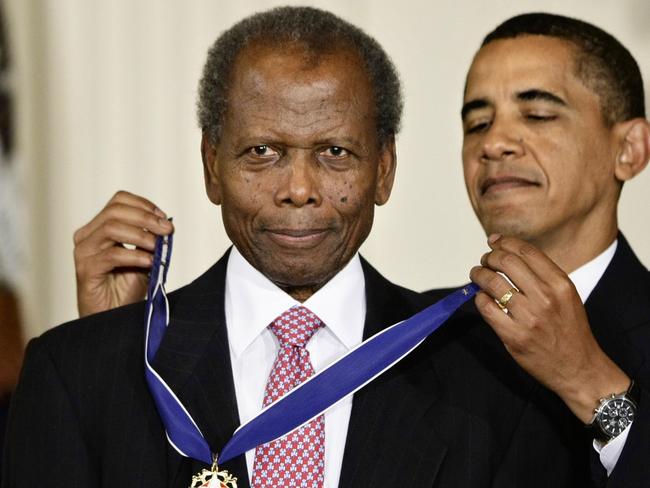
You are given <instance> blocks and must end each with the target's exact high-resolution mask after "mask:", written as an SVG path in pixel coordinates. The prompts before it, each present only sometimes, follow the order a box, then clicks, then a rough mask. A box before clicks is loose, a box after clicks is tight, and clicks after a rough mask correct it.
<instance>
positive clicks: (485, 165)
mask: <svg viewBox="0 0 650 488" xmlns="http://www.w3.org/2000/svg"><path fill="white" fill-rule="evenodd" d="M463 114H464V115H463V130H464V139H463V169H464V174H465V184H466V186H467V191H468V193H469V197H470V200H471V203H472V206H473V207H474V211H475V212H476V214H477V216H478V218H479V220H480V221H481V224H482V225H483V228H484V229H485V231H486V232H487V233H488V234H491V233H500V234H504V235H514V236H517V237H520V238H523V239H525V240H528V241H531V242H533V243H537V244H538V245H544V243H548V242H551V241H553V240H555V241H557V240H558V239H559V240H560V241H564V242H570V240H571V239H579V238H580V237H587V236H590V235H591V236H593V235H594V234H593V233H594V232H602V229H610V228H611V226H612V225H614V226H615V219H616V217H615V209H616V201H617V198H618V191H619V188H620V187H619V184H618V183H617V181H616V178H615V175H614V167H615V164H614V162H615V160H616V147H617V146H616V144H615V137H614V131H613V130H612V129H611V128H608V127H607V126H606V125H605V123H604V120H603V115H602V113H601V110H600V103H599V98H598V96H597V95H596V94H595V93H594V92H593V91H591V90H590V89H589V88H587V87H586V86H585V85H584V84H583V82H582V81H581V80H580V79H578V78H577V77H576V75H575V64H574V48H573V46H572V45H571V44H569V43H567V42H565V41H562V40H559V39H556V38H551V37H543V36H525V37H519V38H515V39H507V40H498V41H493V42H491V43H490V44H488V45H486V46H485V47H483V48H482V49H481V50H480V51H479V52H478V53H477V55H476V57H475V58H474V61H473V63H472V66H471V68H470V71H469V74H468V75H467V85H466V91H465V97H464V108H463ZM599 229H600V230H599Z"/></svg>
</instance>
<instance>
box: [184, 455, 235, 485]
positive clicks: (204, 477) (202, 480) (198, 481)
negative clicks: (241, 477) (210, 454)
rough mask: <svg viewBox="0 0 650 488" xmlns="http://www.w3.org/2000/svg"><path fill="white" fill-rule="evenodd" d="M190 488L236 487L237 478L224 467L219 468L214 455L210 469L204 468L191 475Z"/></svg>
mask: <svg viewBox="0 0 650 488" xmlns="http://www.w3.org/2000/svg"><path fill="white" fill-rule="evenodd" d="M190 488H237V478H235V477H234V476H232V475H231V474H230V473H229V472H228V471H226V470H225V469H224V470H219V466H217V458H216V457H215V458H214V462H213V463H212V467H211V468H210V469H204V470H202V471H201V472H200V473H198V474H195V475H194V476H192V484H191V485H190Z"/></svg>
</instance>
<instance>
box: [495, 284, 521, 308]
mask: <svg viewBox="0 0 650 488" xmlns="http://www.w3.org/2000/svg"><path fill="white" fill-rule="evenodd" d="M518 291H519V290H517V289H516V288H510V289H509V290H508V291H507V292H505V293H504V294H503V296H502V297H501V298H499V299H498V300H497V305H498V306H499V308H500V309H501V310H505V309H506V308H508V302H509V301H510V300H511V299H512V297H513V296H515V293H517V292H518Z"/></svg>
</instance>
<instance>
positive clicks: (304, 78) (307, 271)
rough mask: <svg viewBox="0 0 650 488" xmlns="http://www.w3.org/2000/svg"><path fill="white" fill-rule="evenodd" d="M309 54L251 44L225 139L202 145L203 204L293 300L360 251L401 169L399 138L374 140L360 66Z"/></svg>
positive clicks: (236, 80) (350, 58)
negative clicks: (216, 210)
mask: <svg viewBox="0 0 650 488" xmlns="http://www.w3.org/2000/svg"><path fill="white" fill-rule="evenodd" d="M305 56H306V53H305V51H304V50H303V49H302V48H301V47H299V46H294V47H290V48H287V47H286V46H285V47H284V48H282V49H278V48H277V47H276V46H259V45H258V46H254V47H247V48H246V49H245V50H244V51H243V52H242V53H241V54H240V56H239V58H238V60H237V62H236V65H235V67H234V72H233V78H232V80H231V87H232V88H231V91H230V94H229V104H228V109H227V113H226V115H225V120H224V124H223V130H222V136H221V140H220V141H219V144H218V145H217V147H213V146H212V145H211V144H209V143H208V142H207V140H206V139H205V138H204V141H203V156H204V164H205V170H206V187H207V190H208V195H209V196H210V199H211V200H212V201H213V202H214V203H216V204H220V205H221V207H222V215H223V221H224V225H225V228H226V231H227V233H228V236H229V237H230V239H231V240H232V242H233V243H234V245H235V246H236V247H237V249H238V250H239V251H240V252H241V253H242V255H243V256H244V257H245V258H246V259H247V260H248V261H249V262H250V263H251V264H252V265H253V266H254V267H255V268H257V269H258V270H259V271H261V272H262V273H263V274H264V275H266V276H267V277H268V278H269V279H271V280H272V281H273V282H275V283H276V284H277V285H278V286H280V287H282V288H284V289H286V290H287V291H289V292H290V293H291V294H292V295H294V296H295V297H296V298H298V299H304V298H307V296H308V295H309V294H310V293H312V292H313V291H315V290H316V289H318V288H319V287H320V286H322V285H323V284H324V283H326V282H327V281H328V280H329V279H330V278H331V277H332V276H333V275H334V274H335V273H336V272H338V271H339V270H340V269H341V268H342V267H343V266H345V264H346V263H347V262H348V261H349V260H350V258H351V257H352V256H353V255H354V253H355V252H356V251H357V250H358V248H359V246H360V245H361V244H362V242H363V241H364V240H365V238H366V237H367V235H368V233H369V232H370V228H371V226H372V221H373V215H374V205H375V204H379V205H381V204H383V203H385V202H386V201H387V200H388V197H389V195H390V190H391V187H392V182H393V176H394V170H395V157H394V144H393V142H392V139H391V141H389V142H388V143H387V144H386V145H384V146H383V147H381V146H380V142H379V140H378V138H377V133H376V128H375V113H374V100H373V97H372V92H371V87H370V84H369V81H368V77H367V75H366V73H365V71H364V69H363V68H362V65H361V62H360V60H359V59H358V58H357V57H356V55H354V54H352V53H350V52H346V51H345V50H339V51H338V52H336V54H331V55H324V56H322V57H321V58H319V59H316V60H314V58H313V57H311V58H307V57H305ZM296 289H302V291H296ZM305 289H306V290H307V292H306V294H305ZM296 295H298V296H296Z"/></svg>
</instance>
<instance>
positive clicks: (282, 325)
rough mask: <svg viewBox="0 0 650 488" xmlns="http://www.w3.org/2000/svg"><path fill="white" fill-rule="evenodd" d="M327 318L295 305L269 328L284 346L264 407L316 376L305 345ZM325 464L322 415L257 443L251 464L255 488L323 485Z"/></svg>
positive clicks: (319, 487) (274, 365)
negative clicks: (261, 442)
mask: <svg viewBox="0 0 650 488" xmlns="http://www.w3.org/2000/svg"><path fill="white" fill-rule="evenodd" d="M322 326H323V322H321V320H320V319H319V318H318V317H317V316H316V315H314V314H313V313H312V312H311V311H309V310H308V309H307V308H305V307H303V306H299V305H296V306H294V307H292V308H290V309H289V310H287V311H286V312H284V313H283V314H282V315H280V316H279V317H278V318H277V319H275V320H274V321H273V323H272V324H271V325H270V326H269V328H270V329H271V331H272V332H273V333H274V334H275V336H276V337H277V338H278V341H279V342H280V350H279V351H278V356H277V358H276V359H275V363H274V364H273V369H272V370H271V374H270V375H269V379H268V381H267V383H266V390H265V393H264V406H265V407H266V406H267V405H269V404H270V403H272V402H274V401H275V400H277V399H278V398H280V397H282V396H283V395H285V394H286V393H287V392H289V391H290V390H292V389H293V388H294V387H295V386H297V385H299V384H300V383H302V382H303V381H305V380H306V379H307V378H309V377H310V376H311V375H313V374H314V368H313V367H312V365H311V362H310V361H309V351H307V349H305V346H306V345H307V343H308V342H309V339H311V337H312V336H313V335H314V333H315V332H316V331H317V330H318V329H319V328H320V327H322ZM324 467H325V420H324V418H323V415H320V416H319V417H316V418H315V419H313V420H312V421H311V422H309V423H307V424H305V425H303V426H302V427H300V428H299V429H296V430H295V431H293V432H291V433H290V434H288V435H285V436H283V437H281V438H279V439H277V440H275V441H272V442H269V443H267V444H263V445H261V446H258V447H257V449H256V450H255V463H254V464H253V483H252V486H253V487H254V488H266V487H269V488H271V487H272V488H281V487H289V486H292V487H293V486H295V487H305V488H321V487H322V486H323V470H324Z"/></svg>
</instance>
